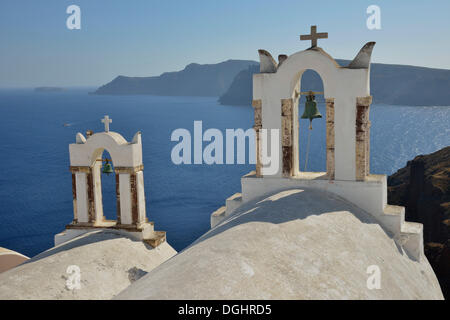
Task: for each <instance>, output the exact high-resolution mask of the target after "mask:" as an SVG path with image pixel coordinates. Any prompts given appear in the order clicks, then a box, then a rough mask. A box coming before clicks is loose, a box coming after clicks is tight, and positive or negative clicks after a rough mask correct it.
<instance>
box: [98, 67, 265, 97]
mask: <svg viewBox="0 0 450 320" xmlns="http://www.w3.org/2000/svg"><path fill="white" fill-rule="evenodd" d="M255 64H257V62H255V61H250V60H227V61H224V62H221V63H217V64H198V63H191V64H189V65H187V66H186V67H185V68H184V69H183V70H181V71H176V72H165V73H163V74H161V75H160V76H157V77H126V76H118V77H116V78H115V79H114V80H112V81H111V82H109V83H107V84H105V85H104V86H101V87H100V88H98V89H97V90H96V91H95V92H94V94H110V95H114V94H118V95H125V94H150V95H163V96H212V97H217V96H220V95H222V94H223V93H224V92H225V91H226V90H228V88H229V86H230V84H231V82H232V81H233V79H234V77H235V76H236V75H237V74H238V73H239V72H240V71H241V70H243V69H246V68H248V67H249V66H250V65H255Z"/></svg>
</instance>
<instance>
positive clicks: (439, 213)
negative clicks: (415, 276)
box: [388, 147, 450, 299]
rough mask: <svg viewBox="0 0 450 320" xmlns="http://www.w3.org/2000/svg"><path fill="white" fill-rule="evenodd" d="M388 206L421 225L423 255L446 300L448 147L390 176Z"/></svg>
mask: <svg viewBox="0 0 450 320" xmlns="http://www.w3.org/2000/svg"><path fill="white" fill-rule="evenodd" d="M388 202H389V203H390V204H396V205H401V206H405V208H406V219H407V220H408V221H415V222H420V223H422V224H423V225H424V242H425V254H426V256H427V258H428V260H429V261H430V264H431V265H432V267H433V269H434V271H435V273H436V275H437V277H438V279H439V283H440V284H441V288H442V291H443V292H444V296H445V297H446V299H448V298H450V147H446V148H444V149H442V150H439V151H437V152H434V153H432V154H429V155H421V156H417V157H416V158H414V160H411V161H408V164H407V166H406V167H405V168H402V169H400V170H398V171H397V172H396V173H394V174H393V175H391V176H390V177H389V178H388Z"/></svg>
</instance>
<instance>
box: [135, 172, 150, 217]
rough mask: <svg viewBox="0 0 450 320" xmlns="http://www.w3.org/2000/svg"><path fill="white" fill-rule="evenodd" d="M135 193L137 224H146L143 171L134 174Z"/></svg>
mask: <svg viewBox="0 0 450 320" xmlns="http://www.w3.org/2000/svg"><path fill="white" fill-rule="evenodd" d="M136 192H137V211H138V215H137V216H138V219H137V224H138V225H139V224H141V223H145V222H147V214H146V210H145V191H144V171H143V170H139V171H137V172H136Z"/></svg>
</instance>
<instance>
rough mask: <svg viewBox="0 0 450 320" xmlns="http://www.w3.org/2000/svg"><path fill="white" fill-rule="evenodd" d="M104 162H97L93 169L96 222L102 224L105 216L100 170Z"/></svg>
mask: <svg viewBox="0 0 450 320" xmlns="http://www.w3.org/2000/svg"><path fill="white" fill-rule="evenodd" d="M101 167H102V161H101V158H100V161H95V163H94V165H93V167H92V170H91V171H92V187H93V198H94V209H95V210H94V222H99V223H101V222H102V221H103V220H104V216H103V200H102V198H103V197H102V178H101V172H100V169H101Z"/></svg>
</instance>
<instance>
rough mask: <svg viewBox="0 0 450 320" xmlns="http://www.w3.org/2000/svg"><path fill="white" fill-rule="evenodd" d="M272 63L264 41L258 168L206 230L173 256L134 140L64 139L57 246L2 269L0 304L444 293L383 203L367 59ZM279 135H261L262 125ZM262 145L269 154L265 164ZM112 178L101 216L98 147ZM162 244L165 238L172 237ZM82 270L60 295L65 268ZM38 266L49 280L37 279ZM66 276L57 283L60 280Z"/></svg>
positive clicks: (412, 228) (401, 221)
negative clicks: (319, 125)
mask: <svg viewBox="0 0 450 320" xmlns="http://www.w3.org/2000/svg"><path fill="white" fill-rule="evenodd" d="M316 31H317V29H316V28H315V27H312V28H311V34H310V35H307V36H302V39H305V40H306V39H308V40H311V41H312V44H311V47H310V48H308V49H306V50H303V51H300V52H297V53H294V54H292V55H290V56H286V55H280V56H279V59H278V62H276V61H275V59H273V58H272V56H271V55H270V53H268V52H267V51H265V50H259V56H260V73H258V74H255V75H254V76H253V108H254V129H255V133H256V155H257V157H256V158H257V159H256V160H257V161H256V168H255V171H252V172H250V173H249V174H247V175H245V176H244V177H242V178H241V187H242V190H241V192H239V193H236V194H234V195H232V196H231V197H230V198H228V199H226V201H225V206H223V207H220V208H219V209H218V210H217V211H215V212H214V213H212V215H211V230H209V231H208V232H207V233H205V234H204V235H203V236H201V237H200V238H199V239H198V240H196V241H195V242H194V243H193V244H192V245H190V246H189V247H187V248H186V249H184V250H183V251H181V252H179V253H176V252H175V250H174V249H173V248H172V247H171V246H170V245H169V243H168V242H167V241H166V234H165V233H164V232H162V231H155V229H154V224H153V223H151V222H149V221H148V219H147V216H146V210H145V203H146V202H145V190H144V184H143V161H142V141H141V139H142V138H141V134H140V133H139V132H138V133H136V135H135V136H134V138H133V139H132V141H131V142H127V141H126V140H125V139H124V138H123V137H122V136H121V135H120V134H119V133H116V132H111V131H109V123H110V119H109V118H108V117H105V119H104V123H105V131H104V132H100V133H95V134H92V135H89V136H86V137H85V136H83V135H82V134H81V133H78V134H77V136H76V142H75V143H74V144H71V145H70V148H69V149H70V170H71V172H72V190H73V204H74V206H73V207H74V219H73V221H72V222H71V223H69V224H68V225H67V226H66V228H65V230H64V231H62V232H61V233H59V234H57V235H56V236H55V247H54V248H52V249H50V250H48V251H46V252H43V253H41V254H40V255H38V256H36V257H34V258H32V259H30V260H28V261H27V262H26V263H25V264H22V265H19V266H18V267H15V268H13V269H11V270H9V271H6V272H3V273H1V274H0V299H14V298H19V299H23V298H25V299H27V298H38V299H99V298H100V299H111V298H116V299H443V296H442V292H441V289H440V287H439V283H438V281H437V278H436V276H435V274H434V272H433V270H432V268H431V266H430V264H429V263H428V261H427V259H426V257H425V256H424V251H423V235H422V225H421V224H418V223H412V222H407V221H405V209H404V208H403V207H398V206H392V205H389V204H388V203H387V182H386V176H385V175H374V174H371V173H370V163H369V158H370V120H369V119H370V116H369V115H370V104H371V101H372V97H371V95H370V81H369V79H370V58H371V53H372V49H373V48H374V45H375V43H373V42H369V43H367V44H366V45H364V46H363V48H362V49H361V50H360V52H359V53H358V54H357V55H356V57H355V59H354V60H353V61H352V62H350V63H349V65H347V66H345V67H342V66H339V65H338V64H337V63H336V61H335V60H334V59H333V58H332V57H331V56H330V55H329V54H327V53H326V52H325V51H324V50H323V49H321V48H319V47H318V46H317V39H319V38H325V37H326V34H325V33H317V32H316ZM306 70H314V71H316V72H317V73H318V74H319V75H320V77H321V79H322V81H323V85H324V92H323V94H324V97H325V100H326V150H327V151H326V152H327V161H326V163H327V170H326V172H304V171H301V170H300V168H299V165H298V163H299V160H298V155H299V121H298V119H299V110H298V109H299V106H298V101H299V99H298V98H299V95H301V94H302V93H301V92H300V88H301V86H300V85H301V81H302V75H303V73H304V72H305V71H306ZM274 129H275V130H279V132H280V134H279V140H278V141H269V139H267V136H265V135H264V134H262V133H263V130H274ZM265 148H267V149H268V150H275V149H277V150H278V154H279V163H280V164H281V166H280V168H279V170H278V171H277V172H274V173H273V172H268V167H267V166H268V164H267V163H265V161H264V159H263V158H264V157H263V155H264V152H265ZM104 150H107V151H108V152H109V154H110V155H111V159H110V160H111V161H112V163H113V165H114V170H115V174H116V196H117V220H114V221H109V220H106V219H105V218H104V216H103V210H102V199H101V178H100V173H101V170H104V169H105V167H106V165H107V164H108V161H109V160H108V161H106V164H105V167H103V169H102V162H103V161H102V153H103V151H104ZM168 241H169V242H170V235H169V236H168ZM69 265H78V266H79V267H80V269H81V270H85V271H84V272H83V273H82V275H81V279H82V280H81V287H80V289H77V290H68V289H67V283H66V280H68V279H66V280H65V281H62V280H61V279H62V278H64V277H67V273H66V268H67V267H68V266H69ZM44 275H45V276H44ZM64 279H65V278H64Z"/></svg>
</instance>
